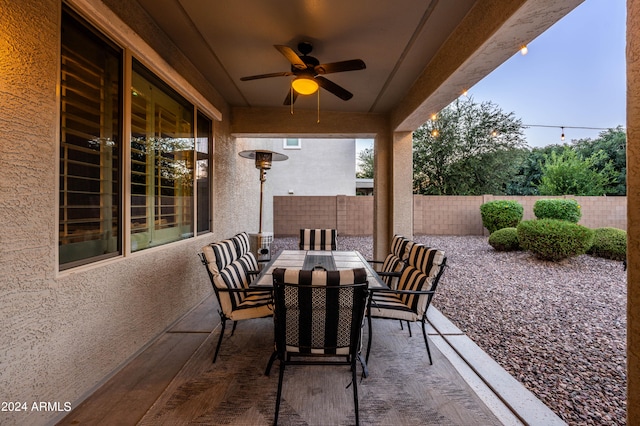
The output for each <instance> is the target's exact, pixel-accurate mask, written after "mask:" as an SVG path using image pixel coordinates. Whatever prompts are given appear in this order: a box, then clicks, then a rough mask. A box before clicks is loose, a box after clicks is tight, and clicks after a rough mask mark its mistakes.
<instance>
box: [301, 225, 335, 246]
mask: <svg viewBox="0 0 640 426" xmlns="http://www.w3.org/2000/svg"><path fill="white" fill-rule="evenodd" d="M337 240H338V233H337V231H336V230H335V229H301V230H300V250H337V247H338V241H337Z"/></svg>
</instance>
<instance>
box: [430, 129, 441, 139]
mask: <svg viewBox="0 0 640 426" xmlns="http://www.w3.org/2000/svg"><path fill="white" fill-rule="evenodd" d="M439 134H440V132H438V129H433V130H432V131H431V136H433V137H434V138H437V137H438V135H439Z"/></svg>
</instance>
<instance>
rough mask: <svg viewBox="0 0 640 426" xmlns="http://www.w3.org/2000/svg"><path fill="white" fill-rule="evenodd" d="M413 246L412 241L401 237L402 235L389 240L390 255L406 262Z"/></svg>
mask: <svg viewBox="0 0 640 426" xmlns="http://www.w3.org/2000/svg"><path fill="white" fill-rule="evenodd" d="M412 246H413V241H411V240H410V239H408V238H405V237H403V236H402V235H397V234H396V235H394V236H393V239H392V240H391V254H393V255H395V256H396V257H398V258H400V259H401V260H406V259H407V257H409V251H410V250H411V247H412Z"/></svg>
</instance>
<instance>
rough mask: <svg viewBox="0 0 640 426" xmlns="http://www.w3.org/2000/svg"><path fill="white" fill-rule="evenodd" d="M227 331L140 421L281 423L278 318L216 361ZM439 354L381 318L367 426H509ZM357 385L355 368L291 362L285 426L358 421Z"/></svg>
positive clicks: (366, 393) (229, 346)
mask: <svg viewBox="0 0 640 426" xmlns="http://www.w3.org/2000/svg"><path fill="white" fill-rule="evenodd" d="M365 329H366V327H365ZM219 330H220V329H219V328H217V329H216V330H214V332H213V333H212V334H211V336H209V337H208V338H207V340H206V341H205V343H203V345H202V346H201V347H200V348H199V349H198V351H196V353H195V354H194V356H193V357H192V358H191V359H190V360H189V362H188V363H187V364H186V365H185V366H184V368H183V369H182V371H181V372H180V373H179V374H178V375H177V376H176V377H175V379H174V380H173V381H172V383H171V384H170V385H169V387H168V388H167V390H166V391H165V392H164V393H163V394H162V396H161V397H160V398H159V399H158V400H157V401H156V402H155V404H154V405H153V406H152V407H151V408H150V409H149V411H148V412H147V413H146V415H145V416H144V418H143V419H142V420H141V422H140V423H139V424H141V425H158V424H167V425H179V424H185V425H186V424H195V425H269V424H272V423H273V418H274V413H275V403H276V392H277V388H278V373H279V364H278V362H277V361H276V362H275V363H274V365H273V368H272V370H271V375H270V376H269V377H267V376H265V375H264V370H265V367H266V365H267V362H268V360H269V356H270V355H271V353H272V350H273V320H272V319H271V318H265V319H260V320H250V321H242V322H240V323H239V324H238V328H237V329H236V332H235V334H234V335H233V336H232V337H231V336H230V333H229V331H228V330H227V333H226V335H225V338H224V341H223V343H222V348H221V349H220V354H219V356H218V359H217V361H216V363H215V364H212V362H211V360H212V357H213V352H214V349H215V345H216V343H217V339H218V336H219V334H218V333H219ZM365 339H366V332H365ZM365 344H366V341H365ZM431 352H432V355H433V365H429V360H428V357H427V354H426V348H425V347H424V341H423V338H422V332H421V331H420V330H419V327H418V326H416V325H413V337H409V334H408V332H407V330H406V327H405V330H401V329H400V325H399V322H398V321H390V320H386V321H385V320H378V321H375V320H374V341H373V347H372V349H371V356H370V359H369V377H367V378H365V379H361V380H360V379H359V382H358V394H359V403H360V423H361V424H363V425H394V426H398V425H499V424H500V422H499V421H498V420H497V419H496V418H495V417H494V416H493V414H492V413H491V412H490V411H489V410H488V409H487V408H486V406H484V404H483V403H482V402H481V401H480V400H479V399H478V397H477V396H476V395H475V394H474V393H473V391H472V390H471V389H470V388H469V387H468V386H467V385H466V383H465V382H464V381H463V380H462V379H461V378H460V377H459V375H458V373H457V372H456V371H455V370H454V369H453V367H451V366H450V364H449V363H448V361H447V360H446V358H444V356H443V355H442V354H441V353H440V352H439V351H438V350H437V348H435V345H433V344H431ZM358 372H360V368H358ZM358 377H359V378H360V374H359V375H358ZM350 382H351V373H350V371H349V367H348V366H288V367H287V369H286V370H285V375H284V383H283V392H282V402H281V405H280V415H279V423H280V424H282V425H349V424H355V414H354V406H353V390H352V389H351V387H347V386H348V385H349V384H350Z"/></svg>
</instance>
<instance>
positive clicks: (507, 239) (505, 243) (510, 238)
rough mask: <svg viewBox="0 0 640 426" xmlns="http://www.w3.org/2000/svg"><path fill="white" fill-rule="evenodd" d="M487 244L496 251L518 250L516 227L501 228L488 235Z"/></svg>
mask: <svg viewBox="0 0 640 426" xmlns="http://www.w3.org/2000/svg"><path fill="white" fill-rule="evenodd" d="M489 245H490V246H491V247H493V248H494V249H496V250H498V251H515V250H520V243H518V230H517V229H516V228H502V229H498V230H497V231H496V232H494V233H493V234H491V235H490V236H489Z"/></svg>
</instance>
